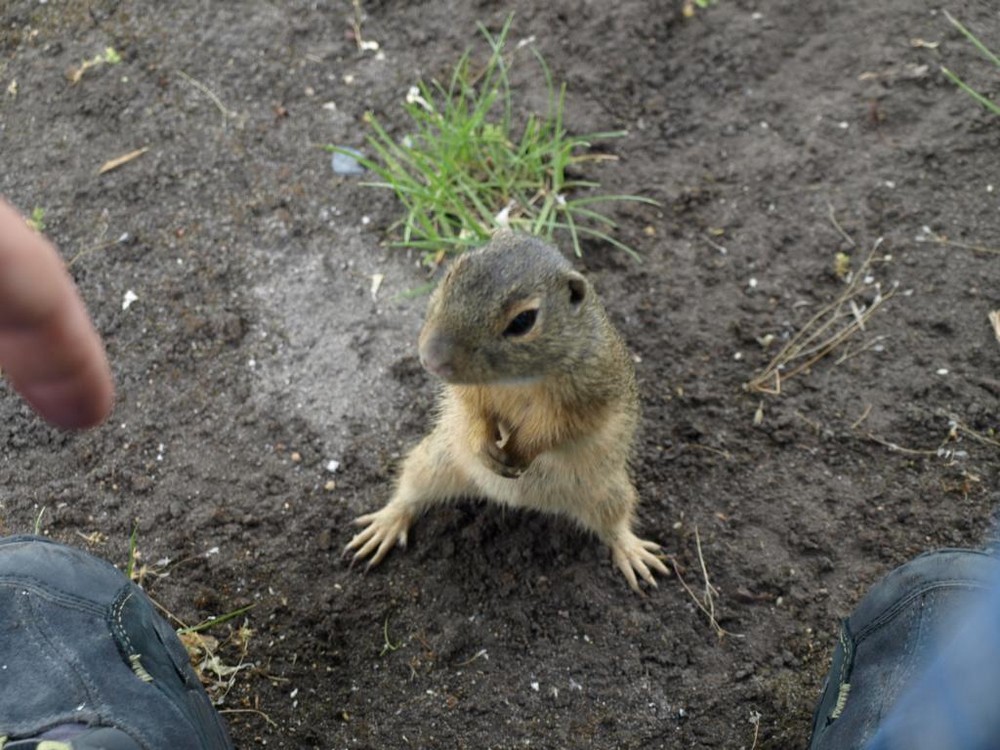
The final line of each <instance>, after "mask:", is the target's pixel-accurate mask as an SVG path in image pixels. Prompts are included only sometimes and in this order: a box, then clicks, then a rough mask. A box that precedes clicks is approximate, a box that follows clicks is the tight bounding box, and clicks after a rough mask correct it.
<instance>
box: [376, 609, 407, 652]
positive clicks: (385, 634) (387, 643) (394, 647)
mask: <svg viewBox="0 0 1000 750" xmlns="http://www.w3.org/2000/svg"><path fill="white" fill-rule="evenodd" d="M382 639H383V643H382V650H381V651H379V654H378V655H379V656H385V655H386V654H388V653H392V652H393V651H398V650H399V648H400V647H401V646H402V645H403V644H402V643H393V642H392V641H391V640H390V639H389V615H386V616H385V622H384V623H382Z"/></svg>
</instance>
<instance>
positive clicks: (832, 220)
mask: <svg viewBox="0 0 1000 750" xmlns="http://www.w3.org/2000/svg"><path fill="white" fill-rule="evenodd" d="M826 206H827V208H828V209H829V210H830V216H829V218H830V223H831V224H833V228H834V229H836V230H837V233H838V234H840V236H841V237H843V238H844V241H845V242H846V243H847V244H848V245H850V246H851V247H857V246H858V245H857V243H856V242H855V241H854V239H853V238H852V237H851V235H849V234H848V233H847V232H845V231H844V228H843V227H842V226H840V222H839V221H837V214H836V212H835V211H834V210H833V204H832V203H829V202H827V204H826Z"/></svg>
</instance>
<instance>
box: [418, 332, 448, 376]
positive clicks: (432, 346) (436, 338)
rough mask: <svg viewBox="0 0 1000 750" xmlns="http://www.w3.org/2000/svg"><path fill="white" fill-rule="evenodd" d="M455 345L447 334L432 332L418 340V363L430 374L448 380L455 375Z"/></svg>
mask: <svg viewBox="0 0 1000 750" xmlns="http://www.w3.org/2000/svg"><path fill="white" fill-rule="evenodd" d="M454 351H455V347H454V344H453V343H452V341H451V340H450V339H449V338H448V337H447V336H442V335H441V334H432V335H430V336H428V337H427V338H425V339H424V340H423V341H421V342H420V364H421V365H423V367H424V369H425V370H427V372H429V373H431V374H432V375H437V376H438V377H439V378H442V379H444V380H449V379H450V378H452V377H454V375H455V366H454V364H453V363H452V358H453V355H454Z"/></svg>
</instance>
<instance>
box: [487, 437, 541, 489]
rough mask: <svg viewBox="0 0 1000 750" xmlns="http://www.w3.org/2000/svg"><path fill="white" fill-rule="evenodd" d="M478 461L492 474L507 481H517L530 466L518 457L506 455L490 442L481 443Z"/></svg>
mask: <svg viewBox="0 0 1000 750" xmlns="http://www.w3.org/2000/svg"><path fill="white" fill-rule="evenodd" d="M479 460H480V461H482V462H483V465H484V466H485V467H486V468H487V469H489V470H490V471H492V472H493V473H494V474H499V475H500V476H502V477H507V478H508V479H517V478H518V477H520V476H521V475H522V474H524V472H526V471H527V470H528V466H529V465H530V464H527V463H524V462H523V461H522V460H520V457H519V456H515V455H514V454H512V453H508V452H507V451H505V450H504V449H503V448H501V447H500V446H498V445H497V444H496V443H495V442H493V441H492V440H486V441H485V442H484V443H483V447H482V450H480V452H479Z"/></svg>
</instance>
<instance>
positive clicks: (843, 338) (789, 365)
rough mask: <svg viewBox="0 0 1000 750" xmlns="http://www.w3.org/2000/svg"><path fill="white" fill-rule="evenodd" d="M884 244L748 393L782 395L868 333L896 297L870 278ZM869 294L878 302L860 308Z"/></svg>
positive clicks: (751, 383)
mask: <svg viewBox="0 0 1000 750" xmlns="http://www.w3.org/2000/svg"><path fill="white" fill-rule="evenodd" d="M881 244H882V238H881V237H880V238H879V239H878V240H876V241H875V243H874V244H873V245H872V249H871V250H870V251H869V253H868V256H867V257H866V258H865V260H864V262H863V263H862V264H861V267H860V268H858V270H857V271H856V272H855V273H854V274H853V275H852V276H850V277H849V280H848V283H847V286H846V288H845V289H844V291H843V292H842V293H841V294H840V295H839V296H838V297H837V299H835V300H834V301H833V302H832V303H830V304H829V305H827V306H825V307H824V308H823V309H821V310H820V311H819V312H817V313H816V314H815V315H814V316H813V317H812V318H810V319H809V320H808V321H807V322H806V323H805V325H803V326H802V328H801V329H800V330H799V332H798V333H797V334H795V335H794V336H793V337H792V338H791V339H790V340H789V341H788V343H786V344H785V345H784V346H783V347H782V349H781V351H779V352H778V353H777V354H776V355H775V357H774V358H773V359H772V360H771V362H770V363H769V364H768V365H767V367H765V368H764V369H763V370H762V371H761V372H760V373H759V374H757V375H756V376H754V378H752V379H751V380H750V381H749V382H747V383H746V384H745V385H744V388H745V389H746V390H748V391H755V392H758V393H769V394H772V395H779V394H780V393H781V385H782V382H783V381H786V380H789V379H791V378H793V377H795V376H796V375H799V374H801V373H803V372H806V371H808V370H809V369H810V368H811V367H812V366H813V365H814V364H816V363H817V362H819V361H820V360H821V359H823V358H824V357H826V356H828V355H829V354H830V353H832V352H833V351H835V350H836V349H837V348H838V347H841V346H843V344H844V343H845V342H847V340H848V339H850V338H851V337H852V336H853V335H854V334H856V333H858V332H859V331H864V330H865V325H866V324H867V322H868V321H869V320H870V319H871V317H872V316H873V315H874V314H875V313H876V311H878V309H879V308H880V307H881V306H882V305H883V304H885V302H886V301H888V300H889V299H891V298H892V297H893V296H894V295H895V293H896V285H895V284H894V285H893V286H892V288H890V289H889V290H888V291H887V292H883V291H882V288H881V285H880V284H879V282H872V281H871V280H870V278H869V277H868V272H869V271H870V270H871V267H872V264H873V262H874V260H875V253H876V251H877V250H878V248H879V247H880V246H881ZM869 290H874V292H875V297H874V299H872V300H871V302H870V303H868V304H867V305H859V304H858V302H857V300H856V298H857V297H858V296H859V295H861V294H862V293H863V292H865V291H869ZM875 343H876V342H874V341H872V342H868V343H867V344H865V345H864V346H863V347H862V348H860V349H858V350H855V351H853V352H852V353H850V354H845V355H844V356H843V357H841V359H840V360H838V363H839V362H843V361H844V360H845V359H848V358H849V357H851V356H855V355H856V354H859V353H861V352H862V351H864V350H865V349H867V348H869V347H871V346H873V345H874V344H875Z"/></svg>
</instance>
